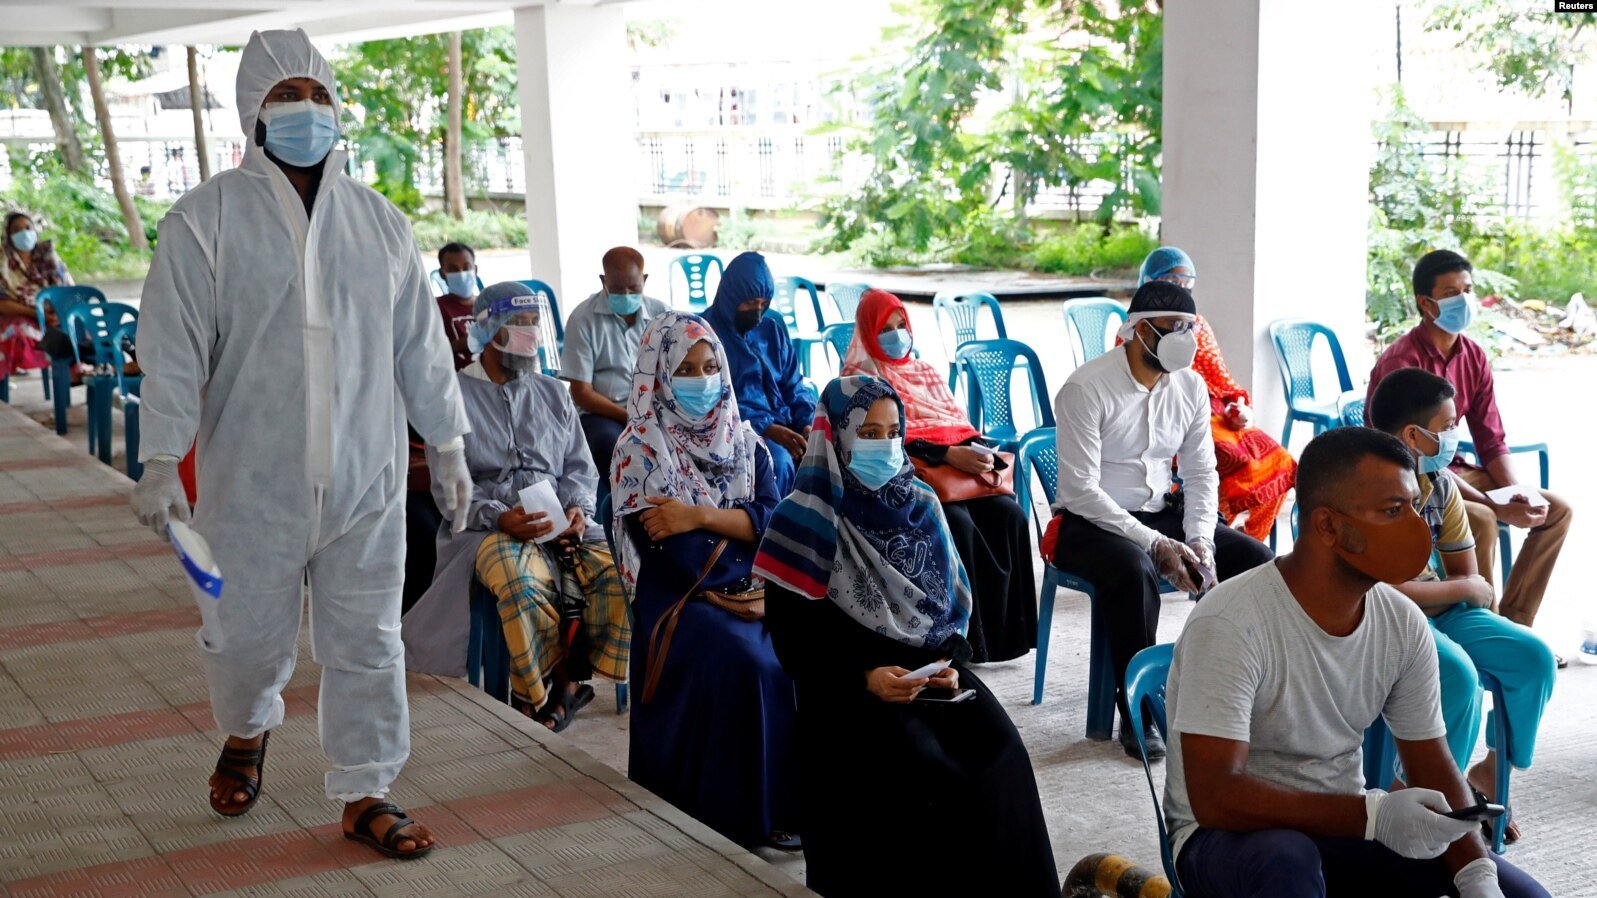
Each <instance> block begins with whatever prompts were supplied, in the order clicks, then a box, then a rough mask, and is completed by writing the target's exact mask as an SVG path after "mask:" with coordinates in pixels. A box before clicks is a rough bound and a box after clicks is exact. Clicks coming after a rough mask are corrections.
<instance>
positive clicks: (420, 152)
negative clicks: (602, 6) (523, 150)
mask: <svg viewBox="0 0 1597 898" xmlns="http://www.w3.org/2000/svg"><path fill="white" fill-rule="evenodd" d="M461 60H462V62H463V64H464V69H465V70H464V72H463V73H462V107H461V121H462V131H463V132H464V133H463V134H462V145H463V148H464V149H467V150H469V149H470V148H471V146H472V145H473V144H479V143H482V142H483V141H487V140H492V139H494V138H498V137H505V136H509V135H513V134H517V133H520V130H521V120H520V111H519V107H518V106H517V99H516V48H515V35H514V34H513V33H512V32H511V30H510V28H508V27H499V28H485V29H477V30H473V31H465V32H462V33H461ZM448 64H449V35H447V34H429V35H423V36H421V37H412V38H399V39H395V40H385V41H368V42H366V43H364V44H353V45H351V46H348V47H345V48H344V49H343V52H342V53H341V54H339V55H338V56H337V57H336V58H335V59H334V60H333V69H334V72H335V73H336V74H337V75H338V83H339V88H340V89H341V90H342V91H343V97H342V99H343V101H344V105H345V106H346V107H353V108H355V109H358V110H359V112H360V115H359V117H358V118H359V120H358V121H357V122H356V123H354V124H350V125H348V128H347V130H348V134H349V136H350V138H351V139H352V140H353V141H354V143H355V145H356V147H357V148H358V152H357V155H358V157H359V158H360V160H361V161H362V162H366V163H370V164H371V165H372V168H373V169H374V170H375V172H376V183H375V184H374V185H373V186H375V187H376V188H377V190H379V191H380V192H381V193H382V194H383V195H384V196H386V197H388V198H389V199H390V200H391V201H393V203H394V205H396V206H398V207H400V208H401V209H404V210H405V211H407V212H416V211H417V210H419V209H420V208H421V206H422V196H421V193H420V191H419V190H417V188H416V181H417V172H418V170H419V169H420V167H421V166H422V165H423V164H424V163H425V161H426V159H425V156H426V153H425V150H426V148H428V147H442V146H443V143H444V132H445V128H446V125H447V121H448V109H447V108H446V105H445V97H447V95H448V92H449V66H448ZM465 158H466V159H467V160H468V166H467V171H466V172H465V176H466V181H467V184H468V190H469V185H470V184H471V183H472V182H473V181H475V182H477V183H478V184H480V183H481V178H482V173H481V172H476V171H472V170H471V169H470V166H469V159H470V156H469V155H467V156H465Z"/></svg>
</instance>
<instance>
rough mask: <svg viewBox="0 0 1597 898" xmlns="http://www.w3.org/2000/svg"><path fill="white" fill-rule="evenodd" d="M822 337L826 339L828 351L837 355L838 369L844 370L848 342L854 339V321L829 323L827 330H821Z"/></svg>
mask: <svg viewBox="0 0 1597 898" xmlns="http://www.w3.org/2000/svg"><path fill="white" fill-rule="evenodd" d="M821 337H822V338H823V339H825V340H826V349H827V353H828V354H829V355H835V356H836V357H837V358H836V362H837V370H838V371H842V370H843V358H844V357H845V356H847V355H848V344H850V343H852V342H853V341H854V322H852V321H839V322H838V323H836V324H828V325H827V326H826V330H824V331H822V332H821Z"/></svg>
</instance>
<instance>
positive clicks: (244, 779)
mask: <svg viewBox="0 0 1597 898" xmlns="http://www.w3.org/2000/svg"><path fill="white" fill-rule="evenodd" d="M216 772H217V773H219V774H221V775H222V776H225V777H229V778H231V779H233V780H235V781H236V782H237V783H238V784H239V789H238V791H240V792H248V793H249V796H250V799H252V800H253V799H254V798H255V796H256V795H257V794H259V793H260V791H261V778H260V777H258V776H250V775H249V774H247V773H242V772H240V771H237V770H234V769H233V768H231V767H224V766H222V765H221V764H217V765H216Z"/></svg>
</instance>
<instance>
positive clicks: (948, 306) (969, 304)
mask: <svg viewBox="0 0 1597 898" xmlns="http://www.w3.org/2000/svg"><path fill="white" fill-rule="evenodd" d="M982 309H986V310H987V311H988V314H990V315H991V316H992V319H993V329H994V330H996V331H997V332H998V338H999V339H1004V338H1006V337H1008V336H1009V333H1008V332H1007V331H1006V330H1004V313H1003V310H1002V309H1000V308H999V306H998V300H997V298H995V297H994V296H993V295H992V294H991V293H939V294H937V295H936V296H934V297H932V314H933V315H934V316H935V317H936V319H937V333H938V334H939V335H940V336H941V337H942V340H943V351H944V353H945V354H946V355H947V356H948V357H949V358H953V356H954V353H956V352H958V351H959V347H961V346H963V345H964V344H966V343H969V342H970V341H972V340H974V339H976V328H977V325H978V324H980V323H981V313H982Z"/></svg>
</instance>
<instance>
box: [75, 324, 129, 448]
mask: <svg viewBox="0 0 1597 898" xmlns="http://www.w3.org/2000/svg"><path fill="white" fill-rule="evenodd" d="M60 318H61V330H62V332H63V333H65V334H66V336H67V340H68V342H70V343H71V344H72V357H73V360H74V361H75V362H77V363H78V364H82V363H83V362H85V361H87V362H88V363H89V364H91V365H93V366H94V370H93V372H92V373H90V374H89V376H88V377H86V378H84V381H85V384H86V386H87V388H88V405H89V426H88V431H89V452H91V453H93V454H95V455H97V456H98V457H99V459H100V461H102V462H105V463H106V464H110V463H111V394H112V393H113V392H114V391H115V389H116V385H117V381H116V377H115V375H114V374H113V370H114V364H115V359H116V357H117V356H118V355H120V354H121V348H120V347H119V345H118V344H117V343H116V340H115V338H116V334H117V332H118V331H119V330H120V329H121V327H122V325H124V324H127V323H129V322H133V321H137V320H138V319H139V312H138V310H137V309H135V308H133V307H132V306H129V305H125V304H123V303H119V302H108V303H84V304H80V305H77V306H74V307H72V308H71V309H68V310H67V311H66V313H65V314H63V315H61V316H60ZM85 340H87V341H88V342H89V343H90V344H91V345H92V346H93V349H94V355H93V357H92V358H89V359H84V358H83V357H82V355H81V349H80V347H79V344H80V342H82V341H85Z"/></svg>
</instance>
